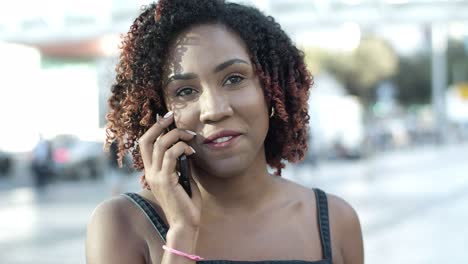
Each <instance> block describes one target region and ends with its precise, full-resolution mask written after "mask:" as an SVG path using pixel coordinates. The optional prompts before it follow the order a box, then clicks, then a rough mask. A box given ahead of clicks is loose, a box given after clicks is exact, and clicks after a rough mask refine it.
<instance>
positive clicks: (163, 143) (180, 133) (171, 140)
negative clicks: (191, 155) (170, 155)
mask: <svg viewBox="0 0 468 264" xmlns="http://www.w3.org/2000/svg"><path fill="white" fill-rule="evenodd" d="M194 136H195V133H194V132H192V131H187V130H183V129H173V130H171V131H169V132H168V133H167V134H165V135H164V136H162V137H160V138H159V139H158V140H157V141H156V142H154V146H153V161H152V162H153V165H152V166H153V167H156V168H158V169H161V168H162V166H163V157H164V156H165V155H166V154H165V153H166V151H168V150H169V149H170V148H171V146H172V145H174V144H176V143H177V142H178V141H180V140H183V141H189V140H191V139H193V137H194ZM187 146H188V145H187ZM180 155H182V153H181V154H180ZM180 155H179V156H180ZM179 156H177V157H179ZM177 157H175V158H177Z"/></svg>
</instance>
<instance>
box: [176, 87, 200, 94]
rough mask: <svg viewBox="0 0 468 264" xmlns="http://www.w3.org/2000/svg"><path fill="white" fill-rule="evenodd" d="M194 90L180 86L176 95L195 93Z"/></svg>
mask: <svg viewBox="0 0 468 264" xmlns="http://www.w3.org/2000/svg"><path fill="white" fill-rule="evenodd" d="M195 92H196V91H195V90H194V89H192V88H188V87H187V88H182V89H180V90H179V91H178V92H177V96H189V95H191V94H193V93H195Z"/></svg>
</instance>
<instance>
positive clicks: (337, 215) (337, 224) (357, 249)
mask: <svg viewBox="0 0 468 264" xmlns="http://www.w3.org/2000/svg"><path fill="white" fill-rule="evenodd" d="M327 196H328V197H329V207H330V220H331V225H332V226H331V232H332V237H336V238H337V240H338V245H339V248H340V254H341V256H342V259H343V263H344V264H363V263H364V245H363V241H362V231H361V224H360V223H359V217H358V215H357V213H356V211H355V210H354V209H353V207H351V205H349V204H348V203H347V202H346V201H344V200H343V199H341V198H339V197H337V196H334V195H330V194H327ZM334 232H335V234H333V233H334ZM332 241H333V238H332Z"/></svg>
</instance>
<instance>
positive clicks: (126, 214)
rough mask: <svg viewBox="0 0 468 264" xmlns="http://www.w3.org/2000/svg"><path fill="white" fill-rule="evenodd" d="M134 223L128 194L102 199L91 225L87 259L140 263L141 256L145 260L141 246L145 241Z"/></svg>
mask: <svg viewBox="0 0 468 264" xmlns="http://www.w3.org/2000/svg"><path fill="white" fill-rule="evenodd" d="M132 223H133V221H132V204H131V202H130V201H128V200H127V199H126V198H125V197H123V196H117V197H113V198H110V199H108V200H105V201H103V202H101V203H100V204H99V205H98V206H97V207H96V208H95V209H94V211H93V213H92V215H91V219H90V221H89V223H88V227H87V234H86V257H87V263H130V262H132V263H140V262H139V261H138V259H141V260H144V252H143V251H142V250H141V249H142V248H144V242H145V241H144V239H142V238H140V237H139V236H138V232H137V230H136V229H135V225H134V224H132ZM116 252H119V253H118V254H116ZM127 258H128V259H127ZM124 259H127V260H128V261H129V262H125V261H124ZM111 260H115V262H112V261H111Z"/></svg>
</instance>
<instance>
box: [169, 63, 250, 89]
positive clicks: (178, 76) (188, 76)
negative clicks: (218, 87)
mask: <svg viewBox="0 0 468 264" xmlns="http://www.w3.org/2000/svg"><path fill="white" fill-rule="evenodd" d="M236 63H242V64H247V65H249V63H248V62H246V61H245V60H242V59H231V60H228V61H225V62H223V63H221V64H219V65H218V66H216V67H215V68H214V70H213V72H214V73H217V72H220V71H222V70H224V69H226V68H227V67H229V66H231V65H233V64H236ZM196 78H198V75H197V74H196V73H193V72H187V73H176V74H174V75H172V76H170V77H169V78H168V79H167V84H169V83H170V82H172V81H178V80H182V81H187V80H192V79H196ZM167 84H166V85H167Z"/></svg>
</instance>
